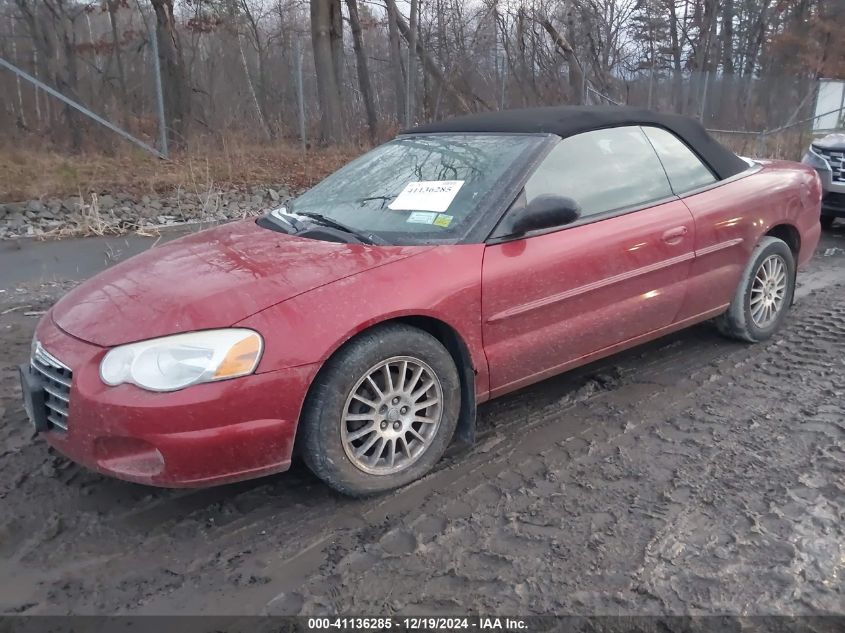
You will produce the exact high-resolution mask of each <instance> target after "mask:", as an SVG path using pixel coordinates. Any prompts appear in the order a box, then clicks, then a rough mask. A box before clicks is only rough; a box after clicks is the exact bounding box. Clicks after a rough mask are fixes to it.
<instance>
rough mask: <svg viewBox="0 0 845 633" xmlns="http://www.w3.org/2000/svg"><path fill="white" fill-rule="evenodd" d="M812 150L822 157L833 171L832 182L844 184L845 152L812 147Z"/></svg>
mask: <svg viewBox="0 0 845 633" xmlns="http://www.w3.org/2000/svg"><path fill="white" fill-rule="evenodd" d="M813 149H814V150H815V151H816V152H817V153H819V154H821V155H822V156H824V157H825V158H826V159H827V162H828V163H830V169H831V170H832V171H833V175H832V176H833V182H845V150H842V149H824V148H821V147H818V146H817V145H813Z"/></svg>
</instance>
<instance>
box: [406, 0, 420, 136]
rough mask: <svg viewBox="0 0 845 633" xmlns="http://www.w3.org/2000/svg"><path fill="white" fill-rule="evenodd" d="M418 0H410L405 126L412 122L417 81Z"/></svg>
mask: <svg viewBox="0 0 845 633" xmlns="http://www.w3.org/2000/svg"><path fill="white" fill-rule="evenodd" d="M418 11H419V0H411V16H410V25H409V26H408V95H407V97H406V98H405V127H407V128H409V127H411V126H412V125H413V124H414V118H415V117H414V114H415V113H414V88H416V83H417V56H416V54H415V51H416V48H417V12H418Z"/></svg>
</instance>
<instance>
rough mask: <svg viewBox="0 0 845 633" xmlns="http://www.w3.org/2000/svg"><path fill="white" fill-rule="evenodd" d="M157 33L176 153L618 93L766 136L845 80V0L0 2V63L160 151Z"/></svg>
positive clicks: (29, 128) (367, 138)
mask: <svg viewBox="0 0 845 633" xmlns="http://www.w3.org/2000/svg"><path fill="white" fill-rule="evenodd" d="M153 29H155V34H156V35H157V43H158V58H159V61H160V71H161V83H162V85H163V94H164V104H163V105H164V113H165V117H166V121H167V135H168V138H169V141H170V143H171V144H173V145H175V146H183V147H184V146H190V145H191V144H192V143H194V142H195V141H197V140H198V139H203V140H204V142H207V140H208V139H211V140H212V141H213V142H219V143H227V142H233V141H235V140H239V139H246V140H249V141H250V142H276V141H279V140H284V139H289V140H290V141H291V142H300V141H302V142H308V143H312V144H313V143H329V144H331V143H359V142H360V143H365V144H366V143H370V142H374V141H377V140H378V139H382V138H385V137H386V136H388V135H389V134H391V133H393V132H395V131H396V130H397V129H400V128H403V127H407V126H409V125H413V124H414V123H417V122H422V121H428V120H431V119H437V118H442V117H444V116H448V115H454V114H460V113H464V112H471V111H479V110H485V109H499V108H515V107H524V106H534V105H545V104H582V103H587V104H590V103H609V102H618V103H627V104H633V105H641V106H648V107H652V108H655V109H660V110H666V111H676V112H682V113H686V114H689V115H691V116H695V117H699V118H701V120H702V121H703V122H704V123H705V124H706V125H707V126H708V127H716V128H720V129H734V130H762V129H770V128H772V127H776V126H780V125H784V124H786V123H789V122H791V121H797V120H800V119H801V118H803V117H807V116H811V114H812V107H813V103H814V98H815V94H814V90H815V86H816V82H817V79H818V78H821V77H828V78H829V77H839V78H845V2H843V0H561V1H557V2H555V1H549V0H509V1H500V0H407V1H405V0H403V1H402V2H397V0H310V2H306V1H305V0H96V1H95V0H0V38H2V39H1V40H0V56H2V57H3V58H4V59H6V60H7V61H9V62H10V63H12V64H14V65H16V66H18V67H20V68H21V69H23V70H24V71H26V72H27V73H29V74H31V75H33V76H34V77H36V78H38V79H39V80H41V81H43V82H45V83H46V84H48V85H50V86H52V87H54V88H56V89H57V90H59V91H60V92H62V93H63V94H65V95H67V96H68V97H70V98H71V99H73V100H75V101H78V102H80V103H82V104H84V105H85V106H87V107H89V108H91V109H92V110H93V111H95V112H97V113H98V114H100V115H102V116H104V117H106V118H108V119H109V120H111V121H113V122H114V123H116V124H118V125H120V126H122V127H124V128H125V129H127V130H128V131H129V132H131V133H132V134H134V135H136V136H138V137H140V138H142V139H144V140H145V141H147V142H149V143H150V144H154V143H155V142H156V139H157V134H158V131H157V130H158V121H157V117H156V98H155V95H156V92H155V64H154V52H153V51H154V48H153V41H152V39H153V38H152V35H153V34H154V32H153ZM409 51H412V52H413V54H409ZM0 94H2V97H3V99H2V109H0V139H5V140H7V141H9V140H10V141H12V142H18V141H20V140H21V139H24V140H26V141H27V142H31V143H47V144H50V145H52V146H57V147H62V148H67V149H70V150H79V149H81V148H83V147H86V146H88V147H98V148H108V147H110V146H113V145H114V144H116V143H118V142H120V141H119V140H118V139H117V137H115V136H113V135H112V134H110V133H108V132H104V130H103V128H100V127H98V126H97V124H96V123H94V122H92V121H90V120H88V119H86V118H84V117H83V116H82V115H80V114H78V113H77V112H75V111H74V110H73V109H72V108H70V107H69V106H66V105H63V104H62V103H60V102H59V101H57V100H56V99H55V98H53V97H50V96H49V95H47V94H46V93H45V92H44V91H42V90H39V89H37V88H35V87H34V86H33V85H31V84H30V83H28V82H26V81H25V80H22V79H20V78H17V77H16V76H15V75H14V74H12V73H10V72H7V71H4V70H0ZM303 135H304V139H303V138H301V137H302V136H303Z"/></svg>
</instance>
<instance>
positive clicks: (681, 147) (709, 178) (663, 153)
mask: <svg viewBox="0 0 845 633" xmlns="http://www.w3.org/2000/svg"><path fill="white" fill-rule="evenodd" d="M643 132H645V133H646V136H648V140H650V141H651V144H652V145H654V149H655V150H656V151H657V155H658V156H659V157H660V160H661V162H662V163H663V166H664V167H665V168H666V174H667V175H668V176H669V182H671V183H672V189H673V190H674V192H675V193H676V194H678V195H681V194H682V193H686V192H687V191H692V190H693V189H697V188H698V187H704V186H705V185H710V184H713V183H714V182H716V178H715V176H713V173H712V172H711V171H710V170H709V169H708V168H707V166H706V165H705V164H704V163H702V162H701V160H700V159H699V158H698V156H696V155H695V154H693V152H692V150H691V149H690V148H689V147H687V146H686V145H685V144H684V143H683V142H682V141H681V140H680V139H679V138H678V137H677V136H675V135H674V134H672V133H671V132H669V131H668V130H664V129H663V128H659V127H643Z"/></svg>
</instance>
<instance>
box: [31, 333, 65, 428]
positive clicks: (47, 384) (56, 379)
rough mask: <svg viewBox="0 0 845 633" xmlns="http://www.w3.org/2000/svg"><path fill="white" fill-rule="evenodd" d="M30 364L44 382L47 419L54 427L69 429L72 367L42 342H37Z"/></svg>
mask: <svg viewBox="0 0 845 633" xmlns="http://www.w3.org/2000/svg"><path fill="white" fill-rule="evenodd" d="M30 364H31V365H32V368H33V369H34V370H35V371H36V372H37V373H38V374H39V376H40V377H41V379H42V382H43V386H44V406H45V407H46V408H47V419H48V420H49V421H50V424H52V425H53V426H54V427H57V428H60V429H62V430H63V431H67V417H68V407H69V406H70V385H71V382H72V380H73V372H71V370H70V367H68V366H67V365H65V364H64V363H63V362H62V361H60V360H59V359H58V358H56V357H55V356H53V355H52V354H50V353H49V352H47V350H45V349H44V348H43V347H41V343H37V342H36V343H35V348H34V350H33V352H32V359H31V361H30Z"/></svg>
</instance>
